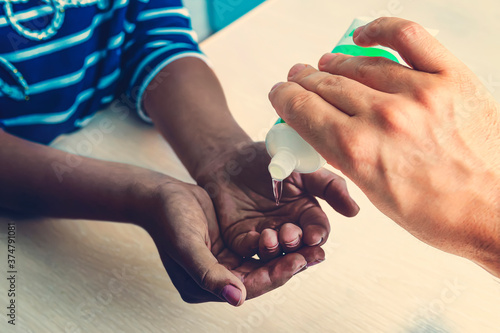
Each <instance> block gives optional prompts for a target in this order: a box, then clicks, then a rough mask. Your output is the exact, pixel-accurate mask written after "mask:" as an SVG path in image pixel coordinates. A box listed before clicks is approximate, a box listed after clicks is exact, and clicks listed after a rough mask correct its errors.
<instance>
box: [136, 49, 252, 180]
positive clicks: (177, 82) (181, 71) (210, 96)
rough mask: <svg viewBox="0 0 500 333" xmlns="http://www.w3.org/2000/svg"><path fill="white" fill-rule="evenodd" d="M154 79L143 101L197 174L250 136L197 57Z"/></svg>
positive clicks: (190, 169)
mask: <svg viewBox="0 0 500 333" xmlns="http://www.w3.org/2000/svg"><path fill="white" fill-rule="evenodd" d="M158 77H159V78H161V80H160V79H159V80H153V84H154V86H153V84H152V85H150V87H148V90H147V94H145V97H144V100H143V106H144V108H145V110H146V111H147V113H148V115H149V116H150V117H151V118H152V119H153V121H154V123H155V125H156V127H157V128H158V129H159V130H160V132H161V133H162V134H163V136H164V137H165V138H166V139H167V140H168V142H169V143H170V145H171V146H172V147H173V148H174V150H175V152H176V153H177V155H178V156H179V158H180V159H181V161H182V162H183V164H184V165H185V166H186V168H187V169H188V171H189V172H190V173H191V175H192V176H193V177H194V178H195V179H196V178H197V172H198V171H199V170H200V169H201V168H202V167H203V166H204V165H207V164H208V163H207V162H209V161H211V160H213V158H214V157H216V156H218V155H219V154H220V153H221V152H224V151H226V150H228V149H229V150H231V149H234V148H235V147H236V146H237V145H238V144H239V143H242V142H249V141H251V140H250V138H249V137H248V135H247V134H246V133H245V132H244V131H243V130H242V129H241V127H240V126H239V125H238V124H237V123H236V121H235V120H234V118H233V116H232V115H231V113H230V111H229V108H228V106H227V103H226V99H225V96H224V92H223V90H222V87H221V85H220V83H219V81H218V79H217V77H216V76H215V74H214V72H213V71H212V70H211V69H210V68H209V67H208V66H207V64H206V63H205V62H203V61H202V60H200V59H197V58H183V59H179V60H176V61H174V62H173V63H171V64H169V65H168V66H166V67H165V68H164V69H163V71H162V73H160V74H159V75H158Z"/></svg>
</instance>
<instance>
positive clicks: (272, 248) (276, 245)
mask: <svg viewBox="0 0 500 333" xmlns="http://www.w3.org/2000/svg"><path fill="white" fill-rule="evenodd" d="M278 246H280V244H279V243H277V244H275V245H273V246H266V249H267V250H269V251H273V250H276V249H277V248H278Z"/></svg>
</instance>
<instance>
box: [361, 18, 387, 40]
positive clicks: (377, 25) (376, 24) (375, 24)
mask: <svg viewBox="0 0 500 333" xmlns="http://www.w3.org/2000/svg"><path fill="white" fill-rule="evenodd" d="M387 19H388V18H387V17H379V18H377V19H376V20H374V21H372V22H371V23H370V24H368V26H366V28H365V30H364V33H365V34H366V36H368V37H377V36H378V35H379V34H380V31H381V29H382V25H383V24H384V23H385V22H386V21H387Z"/></svg>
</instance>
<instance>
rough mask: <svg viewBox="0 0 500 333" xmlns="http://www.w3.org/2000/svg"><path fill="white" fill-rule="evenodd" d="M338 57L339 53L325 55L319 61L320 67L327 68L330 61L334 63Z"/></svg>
mask: <svg viewBox="0 0 500 333" xmlns="http://www.w3.org/2000/svg"><path fill="white" fill-rule="evenodd" d="M337 55H338V53H327V54H325V55H323V56H322V57H321V59H320V60H319V65H320V66H325V65H326V64H328V63H329V62H330V61H332V60H333V58H335V57H336V56H337Z"/></svg>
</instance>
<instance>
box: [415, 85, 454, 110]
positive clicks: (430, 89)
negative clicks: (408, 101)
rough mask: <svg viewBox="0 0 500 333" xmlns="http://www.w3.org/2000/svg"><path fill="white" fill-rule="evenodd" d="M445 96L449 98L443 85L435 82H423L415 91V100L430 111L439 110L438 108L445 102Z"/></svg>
mask: <svg viewBox="0 0 500 333" xmlns="http://www.w3.org/2000/svg"><path fill="white" fill-rule="evenodd" d="M443 96H447V93H446V92H445V91H444V87H443V85H442V84H439V83H438V82H434V80H425V81H424V80H422V82H421V83H420V85H419V86H418V87H416V88H415V90H413V98H414V100H415V101H416V102H417V103H418V104H420V105H423V106H424V107H425V108H426V109H427V110H429V111H433V110H436V109H439V107H438V106H439V105H440V104H441V103H442V102H443Z"/></svg>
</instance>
